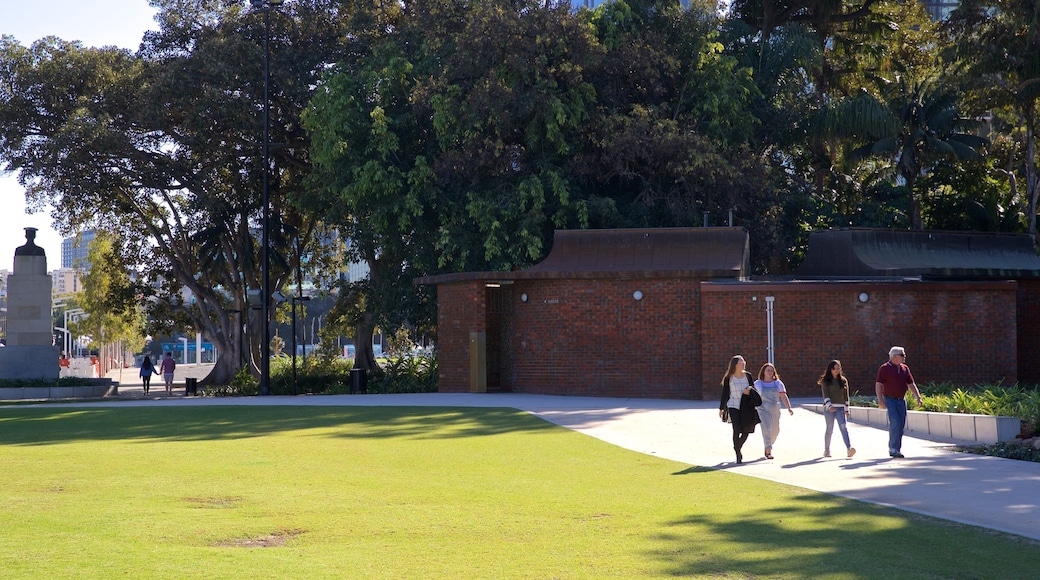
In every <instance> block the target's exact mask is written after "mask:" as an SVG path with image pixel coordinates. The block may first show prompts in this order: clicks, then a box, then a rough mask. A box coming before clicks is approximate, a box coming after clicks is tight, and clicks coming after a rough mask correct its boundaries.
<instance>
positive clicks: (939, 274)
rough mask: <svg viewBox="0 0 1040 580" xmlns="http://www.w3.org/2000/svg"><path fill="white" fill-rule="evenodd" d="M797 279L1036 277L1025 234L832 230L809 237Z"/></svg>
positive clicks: (1038, 269)
mask: <svg viewBox="0 0 1040 580" xmlns="http://www.w3.org/2000/svg"><path fill="white" fill-rule="evenodd" d="M795 276H797V277H799V278H812V277H819V278H834V277H876V276H901V277H921V278H924V279H932V280H995V279H1000V280H1007V279H1018V278H1038V277H1040V257H1037V255H1036V252H1034V250H1033V240H1032V238H1031V237H1030V236H1028V235H1020V234H990V233H967V232H941V231H907V230H881V229H866V228H847V229H834V230H825V231H819V232H812V233H810V234H809V250H808V253H807V254H806V257H805V261H804V262H802V265H801V266H800V267H799V268H798V269H797V270H796V271H795Z"/></svg>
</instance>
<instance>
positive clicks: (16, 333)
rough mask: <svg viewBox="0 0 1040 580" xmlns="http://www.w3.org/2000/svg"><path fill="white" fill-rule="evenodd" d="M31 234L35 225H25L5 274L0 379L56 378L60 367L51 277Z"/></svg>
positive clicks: (40, 249)
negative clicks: (21, 241)
mask: <svg viewBox="0 0 1040 580" xmlns="http://www.w3.org/2000/svg"><path fill="white" fill-rule="evenodd" d="M35 238H36V228H25V239H26V244H25V245H24V246H21V247H19V248H18V249H16V250H15V252H14V271H13V272H12V273H11V275H10V276H8V277H7V346H6V347H4V348H0V379H46V380H57V378H58V373H59V371H60V369H59V367H58V354H59V349H58V347H56V346H54V345H53V342H54V328H53V324H52V319H51V277H50V275H48V274H47V256H46V255H45V254H44V251H43V248H41V247H39V246H37V245H36V244H35V242H33V240H34V239H35Z"/></svg>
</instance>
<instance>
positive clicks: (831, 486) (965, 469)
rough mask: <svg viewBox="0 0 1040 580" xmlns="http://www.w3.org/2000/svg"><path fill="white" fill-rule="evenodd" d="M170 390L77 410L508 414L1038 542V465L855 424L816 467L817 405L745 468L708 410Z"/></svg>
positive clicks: (791, 420) (784, 427)
mask: <svg viewBox="0 0 1040 580" xmlns="http://www.w3.org/2000/svg"><path fill="white" fill-rule="evenodd" d="M189 369H190V367H185V368H184V370H183V371H182V372H185V373H188V372H190V370H189ZM132 370H133V369H131V371H132ZM178 370H181V367H178ZM201 370H202V369H197V370H196V372H201ZM126 374H127V373H126V371H124V377H125V376H126ZM129 374H131V375H133V373H132V372H131V373H129ZM179 383H180V384H181V385H182V386H181V387H180V389H179V391H175V393H176V394H175V395H174V396H173V397H166V395H165V394H164V393H163V394H162V395H160V396H154V395H155V390H154V389H153V391H152V395H153V397H151V398H148V399H145V398H143V396H142V393H140V385H139V384H137V385H136V392H135V385H133V384H131V383H129V379H128V380H127V382H125V383H123V384H121V385H120V393H121V395H120V398H121V399H123V400H120V401H114V400H112V401H105V402H98V403H82V405H131V406H136V405H155V404H162V405H332V406H339V405H343V406H439V407H509V408H516V409H522V410H525V411H527V412H530V413H532V414H534V415H537V416H539V417H542V418H544V419H546V420H548V421H551V422H553V423H556V424H558V425H561V426H563V427H567V428H569V429H573V430H575V431H578V432H581V433H584V434H587V435H590V436H592V437H596V438H598V439H601V440H603V441H606V442H608V443H612V444H614V445H618V446H620V447H624V448H626V449H631V450H633V451H637V452H639V453H646V454H649V455H655V456H658V457H663V458H666V459H671V460H674V461H678V462H680V463H685V464H690V465H696V466H705V467H711V468H716V469H724V470H727V471H732V472H733V473H739V474H741V475H746V476H749V477H758V478H762V479H768V480H771V481H776V482H780V483H785V484H789V485H794V486H798V487H802V488H807V489H812V490H816V491H821V492H826V493H830V494H834V495H838V496H842V497H848V498H853V499H857V500H861V501H867V502H872V503H876V504H881V505H886V506H891V507H895V508H899V509H902V510H907V511H910V512H915V513H920V514H926V515H930V516H934V517H938V518H943V519H947V520H952V521H956V522H961V523H966V524H971V525H977V526H983V527H987V528H992V529H995V530H1000V531H1004V532H1008V533H1012V534H1017V535H1021V536H1026V537H1029V538H1032V539H1035V540H1040V463H1032V462H1026V461H1014V460H1010V459H1000V458H995V457H985V456H980V455H973V454H969V453H957V452H954V451H951V450H950V446H951V444H952V443H953V442H952V441H945V442H939V441H929V440H925V439H920V438H916V437H910V436H907V437H905V438H904V440H903V453H904V454H905V455H906V458H905V459H891V458H889V457H888V445H887V442H888V432H887V431H885V430H882V429H877V428H875V427H870V426H866V425H858V424H851V425H850V426H849V433H850V437H851V439H852V444H853V446H854V447H855V448H856V449H857V450H858V453H857V454H856V456H855V457H854V458H853V459H845V458H844V453H843V451H844V444H843V443H842V440H841V434H840V433H838V432H837V429H835V431H836V432H835V434H834V439H833V442H832V445H831V450H832V451H833V452H834V454H835V457H834V458H823V457H822V454H823V431H824V419H823V417H822V416H821V415H819V414H817V413H814V412H813V411H810V410H808V409H805V408H801V407H800V405H803V404H812V403H817V402H818V401H816V400H815V399H812V400H809V399H802V400H799V399H795V400H794V401H792V402H793V403H794V405H795V414H794V416H789V415H787V414H784V415H783V416H782V417H781V420H780V436H779V439H778V440H777V443H776V445H775V446H774V448H773V455H774V457H775V459H773V460H767V459H765V457H764V456H763V455H762V439H761V434H760V432H756V433H755V434H753V435H752V436H751V437H750V438H749V439H748V443H747V444H746V445H745V447H744V459H745V463H744V464H743V465H736V464H735V463H734V462H733V459H734V458H733V452H732V444H731V442H730V437H731V433H732V431H731V428H730V426H729V425H727V424H724V423H722V422H721V421H720V420H719V417H718V404H717V403H714V402H700V401H671V400H657V399H608V398H595V397H559V396H547V395H529V394H506V393H495V394H461V393H457V394H455V393H430V394H414V395H335V396H304V397H263V398H261V397H247V398H226V399H210V398H201V397H200V398H196V397H184V396H183V393H184V390H183V382H182V380H180V381H179Z"/></svg>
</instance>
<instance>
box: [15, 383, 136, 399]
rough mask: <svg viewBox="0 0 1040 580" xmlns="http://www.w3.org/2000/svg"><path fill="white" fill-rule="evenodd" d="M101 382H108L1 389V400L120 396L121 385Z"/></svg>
mask: <svg viewBox="0 0 1040 580" xmlns="http://www.w3.org/2000/svg"><path fill="white" fill-rule="evenodd" d="M101 380H103V381H106V382H105V384H98V385H81V386H76V387H0V400H3V401H16V400H27V399H30V400H31V399H99V398H102V397H115V396H117V395H118V394H119V385H116V384H113V383H112V381H111V380H108V379H101Z"/></svg>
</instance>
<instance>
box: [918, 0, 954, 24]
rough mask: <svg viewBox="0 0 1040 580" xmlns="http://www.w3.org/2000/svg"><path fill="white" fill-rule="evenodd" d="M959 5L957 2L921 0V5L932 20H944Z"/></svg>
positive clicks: (952, 0)
mask: <svg viewBox="0 0 1040 580" xmlns="http://www.w3.org/2000/svg"><path fill="white" fill-rule="evenodd" d="M959 3H960V1H959V0H921V5H922V6H924V9H925V10H926V11H927V12H928V15H929V16H931V17H932V20H946V19H947V18H949V17H950V13H951V12H953V11H954V9H956V8H957V5H958V4H959Z"/></svg>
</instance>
